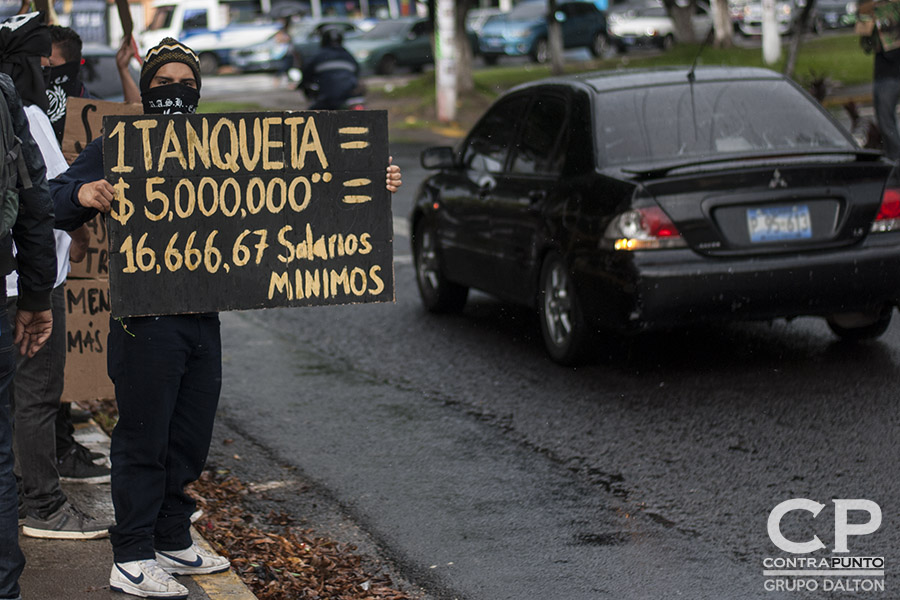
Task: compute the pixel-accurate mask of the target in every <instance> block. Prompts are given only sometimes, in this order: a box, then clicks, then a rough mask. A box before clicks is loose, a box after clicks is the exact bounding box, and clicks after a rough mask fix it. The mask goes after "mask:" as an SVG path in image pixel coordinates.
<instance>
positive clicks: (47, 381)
mask: <svg viewBox="0 0 900 600" xmlns="http://www.w3.org/2000/svg"><path fill="white" fill-rule="evenodd" d="M0 39H2V41H0V48H2V50H3V51H4V54H3V58H2V60H0V70H2V71H3V72H5V73H7V74H9V75H10V76H11V78H12V79H13V82H14V83H15V84H16V87H17V89H27V90H28V96H27V97H25V98H24V100H25V108H24V111H25V114H26V117H27V119H28V125H29V130H30V133H31V136H32V138H33V139H34V141H35V143H36V144H37V147H38V149H39V151H40V153H41V157H42V159H43V164H44V165H45V168H46V173H47V174H48V175H49V176H51V177H52V176H54V175H57V174H59V173H61V172H62V171H64V170H65V169H66V168H67V165H66V162H65V159H64V158H63V156H62V152H61V151H60V149H59V144H58V143H57V142H56V137H55V134H54V132H53V127H52V125H51V124H50V120H49V118H48V116H47V114H46V112H44V107H45V106H47V105H48V104H49V99H48V97H47V95H46V88H45V86H44V80H43V78H41V79H37V78H34V77H30V75H31V68H25V65H29V66H30V67H33V66H34V65H35V64H36V65H37V66H39V67H40V66H41V62H42V61H44V62H45V63H46V61H47V59H48V57H49V56H50V55H51V41H50V32H49V29H48V27H47V26H46V25H45V24H44V23H43V20H42V16H41V14H40V13H30V14H27V15H20V16H17V17H14V18H12V19H8V20H6V21H4V22H3V23H2V24H0ZM44 66H46V64H45V65H44ZM41 93H43V96H41V95H40V94H41ZM31 100H33V101H31ZM54 238H55V244H54V248H55V251H56V264H57V275H56V282H55V285H54V289H53V293H52V294H51V308H52V311H53V317H54V321H55V322H56V325H57V326H56V328H54V331H53V333H52V335H51V336H50V340H49V341H48V342H47V344H45V345H44V346H43V347H42V348H41V350H40V351H39V352H37V353H36V354H35V355H34V356H21V357H19V359H18V361H17V363H16V374H15V377H14V379H13V382H12V383H11V384H10V387H9V393H10V403H11V406H12V408H13V414H14V415H15V425H14V445H15V451H16V468H17V476H18V477H19V478H20V480H21V486H22V497H23V508H24V515H22V514H20V517H24V523H23V525H24V528H23V533H24V534H25V535H28V536H31V537H42V538H60V539H94V538H98V537H105V536H106V535H108V532H107V530H108V527H109V523H106V522H101V521H98V520H96V519H92V518H91V517H89V516H88V515H87V514H85V513H84V512H82V511H81V510H79V509H78V508H77V507H76V506H74V505H73V504H72V503H71V502H69V501H68V498H67V497H66V495H65V493H63V491H62V488H61V486H60V476H59V472H58V470H57V458H56V443H55V440H56V427H55V424H56V417H57V413H58V411H59V406H60V397H61V396H62V389H63V377H64V374H65V364H66V362H65V361H66V328H65V323H66V319H65V279H66V275H67V274H68V270H69V260H68V254H69V244H70V243H71V238H70V237H69V235H68V234H67V233H66V232H64V231H61V230H55V231H54ZM18 287H19V285H18V278H17V277H16V275H15V274H14V273H12V274H10V275H7V277H6V288H7V291H6V294H7V305H6V308H7V311H8V313H9V315H10V318H12V319H15V315H16V314H17V306H16V298H17V295H18ZM75 475H77V476H78V477H79V479H80V480H82V481H84V480H88V481H101V480H104V481H108V480H109V471H108V469H106V468H105V467H102V466H98V465H93V464H92V465H90V466H85V467H84V468H83V469H82V470H81V471H79V472H78V473H75ZM21 512H23V511H20V513H21Z"/></svg>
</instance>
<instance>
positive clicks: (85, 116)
mask: <svg viewBox="0 0 900 600" xmlns="http://www.w3.org/2000/svg"><path fill="white" fill-rule="evenodd" d="M143 112H144V108H143V107H142V106H141V105H140V104H126V103H124V102H107V101H106V100H95V99H93V98H73V97H71V96H70V97H69V100H68V102H67V103H66V128H65V130H64V131H63V140H62V152H63V156H64V157H65V158H66V162H68V163H69V164H70V165H71V164H72V162H73V161H74V160H75V159H76V158H77V157H78V155H79V154H80V153H81V151H82V150H83V149H84V147H85V146H87V145H88V144H89V143H90V142H91V141H93V140H94V139H95V138H97V137H99V136H100V134H101V132H102V128H103V117H105V116H107V115H139V114H141V113H143Z"/></svg>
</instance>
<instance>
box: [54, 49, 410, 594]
mask: <svg viewBox="0 0 900 600" xmlns="http://www.w3.org/2000/svg"><path fill="white" fill-rule="evenodd" d="M200 84H201V79H200V61H199V59H198V58H197V55H196V54H195V53H194V51H193V50H191V49H190V48H188V47H187V46H185V45H184V44H181V43H179V42H178V41H176V40H174V39H172V38H166V39H164V40H163V41H162V42H160V43H159V45H157V46H155V47H154V48H151V49H150V50H149V51H148V52H147V57H146V58H145V60H144V64H143V67H142V69H141V79H140V91H141V100H142V103H143V105H144V112H145V113H147V114H161V113H166V114H168V113H173V112H184V113H193V112H194V111H195V110H196V107H197V103H198V102H199V100H200ZM175 107H177V108H175ZM102 143H103V139H102V138H98V139H96V140H94V141H93V142H91V143H90V144H88V146H87V147H86V148H85V149H84V150H83V151H82V153H81V154H80V155H79V156H78V158H77V159H76V160H75V162H74V163H72V166H71V167H70V168H69V170H68V171H67V172H66V173H64V174H63V175H61V176H59V177H57V178H56V179H54V180H53V181H52V182H51V192H52V194H53V198H54V201H55V206H56V208H57V211H58V214H57V222H58V223H61V224H62V226H63V227H64V228H65V229H74V228H77V227H79V226H80V225H81V224H83V223H85V222H87V221H88V220H90V219H91V218H93V216H94V215H96V214H97V213H98V211H99V212H102V213H108V212H110V209H111V207H112V202H113V199H114V196H115V190H114V189H113V186H112V185H111V184H110V183H109V182H108V181H107V180H106V179H104V178H103V176H104V171H103V151H102ZM401 184H402V180H401V174H400V169H399V168H398V167H396V166H389V167H388V169H387V176H386V186H387V188H388V190H390V191H391V192H393V191H396V189H397V188H398V187H399V186H400V185H401ZM107 357H108V370H109V376H110V378H111V379H112V380H113V383H114V385H115V389H116V402H117V403H118V407H119V421H118V423H117V424H116V428H115V429H114V430H113V433H112V452H111V455H110V458H111V459H112V497H113V505H114V507H115V514H116V524H115V525H114V526H113V527H112V528H111V529H110V541H111V542H112V546H113V561H114V563H113V565H112V568H111V570H110V576H109V584H110V588H112V589H114V590H117V591H121V592H126V593H130V594H133V595H136V596H143V597H151V598H186V597H187V593H188V590H187V588H185V587H184V586H183V585H181V584H180V583H179V582H178V581H176V580H175V579H174V578H173V577H172V575H176V574H185V575H199V574H205V573H218V572H220V571H225V570H228V568H229V567H230V564H229V562H228V560H227V559H225V558H223V557H221V556H216V555H212V554H209V553H207V552H205V551H204V550H202V549H201V548H200V547H198V546H197V545H196V544H194V543H193V542H192V540H191V534H190V524H191V522H190V517H191V514H192V513H193V512H194V510H195V508H196V503H195V502H194V500H193V499H192V498H191V497H190V496H188V495H187V494H186V493H185V490H184V488H185V486H186V485H187V484H189V483H191V482H193V481H195V480H196V479H197V478H198V477H199V476H200V474H201V472H202V470H203V466H204V464H205V462H206V456H207V453H208V452H209V444H210V441H211V439H212V428H213V421H214V418H215V412H216V407H217V405H218V401H219V392H220V389H221V384H222V346H221V338H220V332H219V316H218V313H202V314H181V315H161V316H155V317H128V318H124V319H121V321H119V320H111V321H110V333H109V343H108V344H107Z"/></svg>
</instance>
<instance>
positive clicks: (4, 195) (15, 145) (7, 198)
mask: <svg viewBox="0 0 900 600" xmlns="http://www.w3.org/2000/svg"><path fill="white" fill-rule="evenodd" d="M18 183H21V185H22V188H23V189H26V190H27V189H31V177H29V176H28V170H27V169H26V168H25V158H24V157H23V156H22V141H21V140H20V139H19V138H18V137H16V133H15V131H14V129H13V123H12V115H10V113H9V105H8V104H7V103H6V101H5V99H4V101H3V102H0V238H2V237H4V236H6V235H9V232H10V230H12V226H13V225H15V223H16V218H17V217H18V215H19V190H18V187H17V184H18Z"/></svg>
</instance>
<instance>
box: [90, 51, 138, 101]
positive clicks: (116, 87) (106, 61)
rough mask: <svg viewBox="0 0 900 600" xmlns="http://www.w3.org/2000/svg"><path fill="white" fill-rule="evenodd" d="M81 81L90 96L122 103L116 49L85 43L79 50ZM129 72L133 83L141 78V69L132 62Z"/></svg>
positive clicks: (122, 95) (122, 96)
mask: <svg viewBox="0 0 900 600" xmlns="http://www.w3.org/2000/svg"><path fill="white" fill-rule="evenodd" d="M81 58H82V60H83V61H84V62H83V63H82V65H81V72H80V75H81V80H82V82H84V87H85V89H86V90H87V91H88V92H90V93H91V95H93V96H96V97H97V98H100V99H101V100H110V101H112V102H122V101H123V100H124V94H123V92H122V80H121V79H120V78H119V70H118V68H117V67H116V49H115V48H110V47H109V46H103V45H101V44H90V43H86V44H84V46H83V47H82V49H81ZM129 72H130V73H131V77H132V79H134V82H135V83H138V82H139V81H140V78H141V69H140V67H139V66H137V65H136V64H135V61H132V64H131V65H130V68H129Z"/></svg>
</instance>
